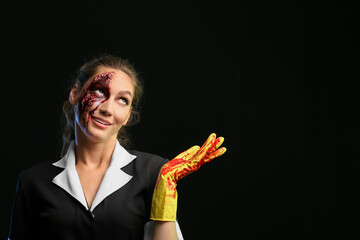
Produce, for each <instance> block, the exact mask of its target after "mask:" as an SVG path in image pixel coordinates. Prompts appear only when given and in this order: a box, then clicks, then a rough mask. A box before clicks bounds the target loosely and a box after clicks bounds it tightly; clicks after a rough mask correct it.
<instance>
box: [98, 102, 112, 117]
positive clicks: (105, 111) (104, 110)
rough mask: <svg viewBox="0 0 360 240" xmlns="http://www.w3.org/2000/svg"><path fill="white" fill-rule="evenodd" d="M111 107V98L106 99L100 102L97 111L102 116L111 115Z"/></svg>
mask: <svg viewBox="0 0 360 240" xmlns="http://www.w3.org/2000/svg"><path fill="white" fill-rule="evenodd" d="M112 107H113V103H112V101H111V99H107V100H106V101H104V102H102V103H101V104H100V106H99V112H100V114H102V115H104V116H111V115H112V110H113V109H112Z"/></svg>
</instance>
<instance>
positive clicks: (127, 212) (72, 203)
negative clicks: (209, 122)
mask: <svg viewBox="0 0 360 240" xmlns="http://www.w3.org/2000/svg"><path fill="white" fill-rule="evenodd" d="M121 148H122V147H121ZM114 152H115V151H114ZM129 153H130V154H131V155H134V159H133V160H131V161H130V163H128V164H127V165H126V166H124V167H121V170H122V171H123V172H125V173H126V174H127V175H130V176H132V177H131V179H130V180H129V181H127V182H126V183H125V184H124V185H123V186H121V187H120V188H119V189H117V190H116V191H114V192H112V193H110V194H109V195H107V196H106V197H105V198H104V199H102V200H101V201H100V202H99V203H98V205H97V206H96V207H95V208H94V209H90V208H89V207H87V206H84V204H82V203H81V202H80V201H79V200H78V199H76V198H75V197H74V196H72V195H71V193H69V192H68V191H66V190H64V189H63V188H62V187H60V186H58V185H56V184H55V183H54V182H53V179H54V178H55V177H57V176H59V175H60V174H63V173H64V171H65V169H66V168H64V166H63V167H61V166H59V165H58V166H55V165H56V164H55V165H54V164H50V163H42V164H39V165H36V166H33V167H31V168H30V169H27V170H25V171H23V172H22V173H21V175H20V177H19V180H18V185H17V193H16V196H15V200H14V205H13V212H12V217H11V226H10V234H9V238H10V239H11V240H21V239H39V240H45V239H49V240H82V239H84V240H85V239H86V240H92V239H94V240H95V239H99V240H100V239H103V240H112V239H134V240H135V239H143V237H144V225H145V224H146V223H147V222H148V221H149V215H150V208H151V201H152V194H153V190H154V186H155V183H156V179H157V176H158V173H159V170H160V168H161V167H162V166H163V165H164V164H165V163H166V162H167V160H166V159H164V158H162V157H159V156H156V155H152V154H148V153H144V152H139V151H129ZM113 157H114V154H113ZM112 161H113V160H112ZM59 162H60V161H59ZM106 174H108V173H106ZM106 174H105V175H106ZM104 178H105V177H104ZM64 179H65V181H67V180H66V178H64ZM103 181H104V180H103ZM110 183H111V182H110ZM71 187H72V186H70V188H71ZM100 188H101V187H100ZM69 191H71V189H70V190H69Z"/></svg>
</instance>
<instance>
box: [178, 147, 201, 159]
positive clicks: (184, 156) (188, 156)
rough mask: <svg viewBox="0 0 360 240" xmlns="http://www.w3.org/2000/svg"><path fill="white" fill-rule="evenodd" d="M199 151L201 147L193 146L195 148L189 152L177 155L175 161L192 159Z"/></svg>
mask: <svg viewBox="0 0 360 240" xmlns="http://www.w3.org/2000/svg"><path fill="white" fill-rule="evenodd" d="M199 149H200V147H199V146H197V145H196V146H193V147H191V148H189V149H188V150H186V151H184V152H182V153H180V154H179V155H177V156H176V157H175V158H174V159H184V160H188V159H191V158H193V157H194V156H195V154H196V153H197V152H198V151H199Z"/></svg>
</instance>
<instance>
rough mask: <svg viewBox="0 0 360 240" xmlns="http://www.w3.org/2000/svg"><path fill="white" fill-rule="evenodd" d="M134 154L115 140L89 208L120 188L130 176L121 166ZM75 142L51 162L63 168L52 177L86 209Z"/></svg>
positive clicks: (92, 208) (92, 207)
mask: <svg viewBox="0 0 360 240" xmlns="http://www.w3.org/2000/svg"><path fill="white" fill-rule="evenodd" d="M135 158H136V156H134V155H131V154H130V153H128V152H127V151H126V150H125V149H124V148H123V147H122V146H121V145H120V144H119V142H118V141H116V145H115V149H114V152H113V155H112V158H111V163H110V166H109V168H108V169H107V170H106V173H105V175H104V178H103V180H102V182H101V185H100V187H99V189H98V192H97V193H96V196H95V198H94V201H93V203H92V205H91V208H90V210H91V211H93V210H94V209H95V207H96V206H98V205H99V204H100V203H101V202H102V201H103V200H104V199H105V198H106V197H108V196H109V195H110V194H112V193H113V192H115V191H116V190H118V189H120V188H121V187H122V186H124V185H125V184H126V183H127V182H129V181H130V180H131V178H132V176H130V175H128V174H127V173H125V172H124V171H122V170H121V168H122V167H124V166H126V165H127V164H129V163H130V162H131V161H133V160H134V159H135ZM75 162H76V161H75V142H74V141H73V142H72V143H71V145H70V147H69V149H68V152H67V153H66V155H65V156H64V157H63V158H62V159H60V160H59V161H58V162H55V163H53V165H54V166H57V167H61V168H64V171H62V172H61V173H60V174H58V175H57V176H56V177H55V178H54V179H53V183H54V184H56V185H58V186H59V187H61V188H62V189H63V190H65V191H66V192H68V193H69V194H70V195H71V196H72V197H74V198H75V199H76V200H78V201H79V202H80V203H81V204H82V205H83V206H84V207H85V208H86V209H87V210H89V206H88V205H87V202H86V199H85V195H84V192H83V189H82V187H81V183H80V179H79V176H78V174H77V171H76V168H75Z"/></svg>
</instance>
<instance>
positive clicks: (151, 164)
mask: <svg viewBox="0 0 360 240" xmlns="http://www.w3.org/2000/svg"><path fill="white" fill-rule="evenodd" d="M127 151H128V152H129V153H130V154H132V155H134V156H136V158H135V159H134V161H133V164H134V165H136V166H137V167H139V168H142V169H148V170H150V171H151V169H153V170H155V171H158V170H159V169H160V168H161V167H162V166H163V165H164V164H165V163H167V162H168V161H169V160H168V159H166V158H164V157H161V156H159V155H156V154H152V153H148V152H142V151H138V150H127ZM130 165H131V164H130Z"/></svg>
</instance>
